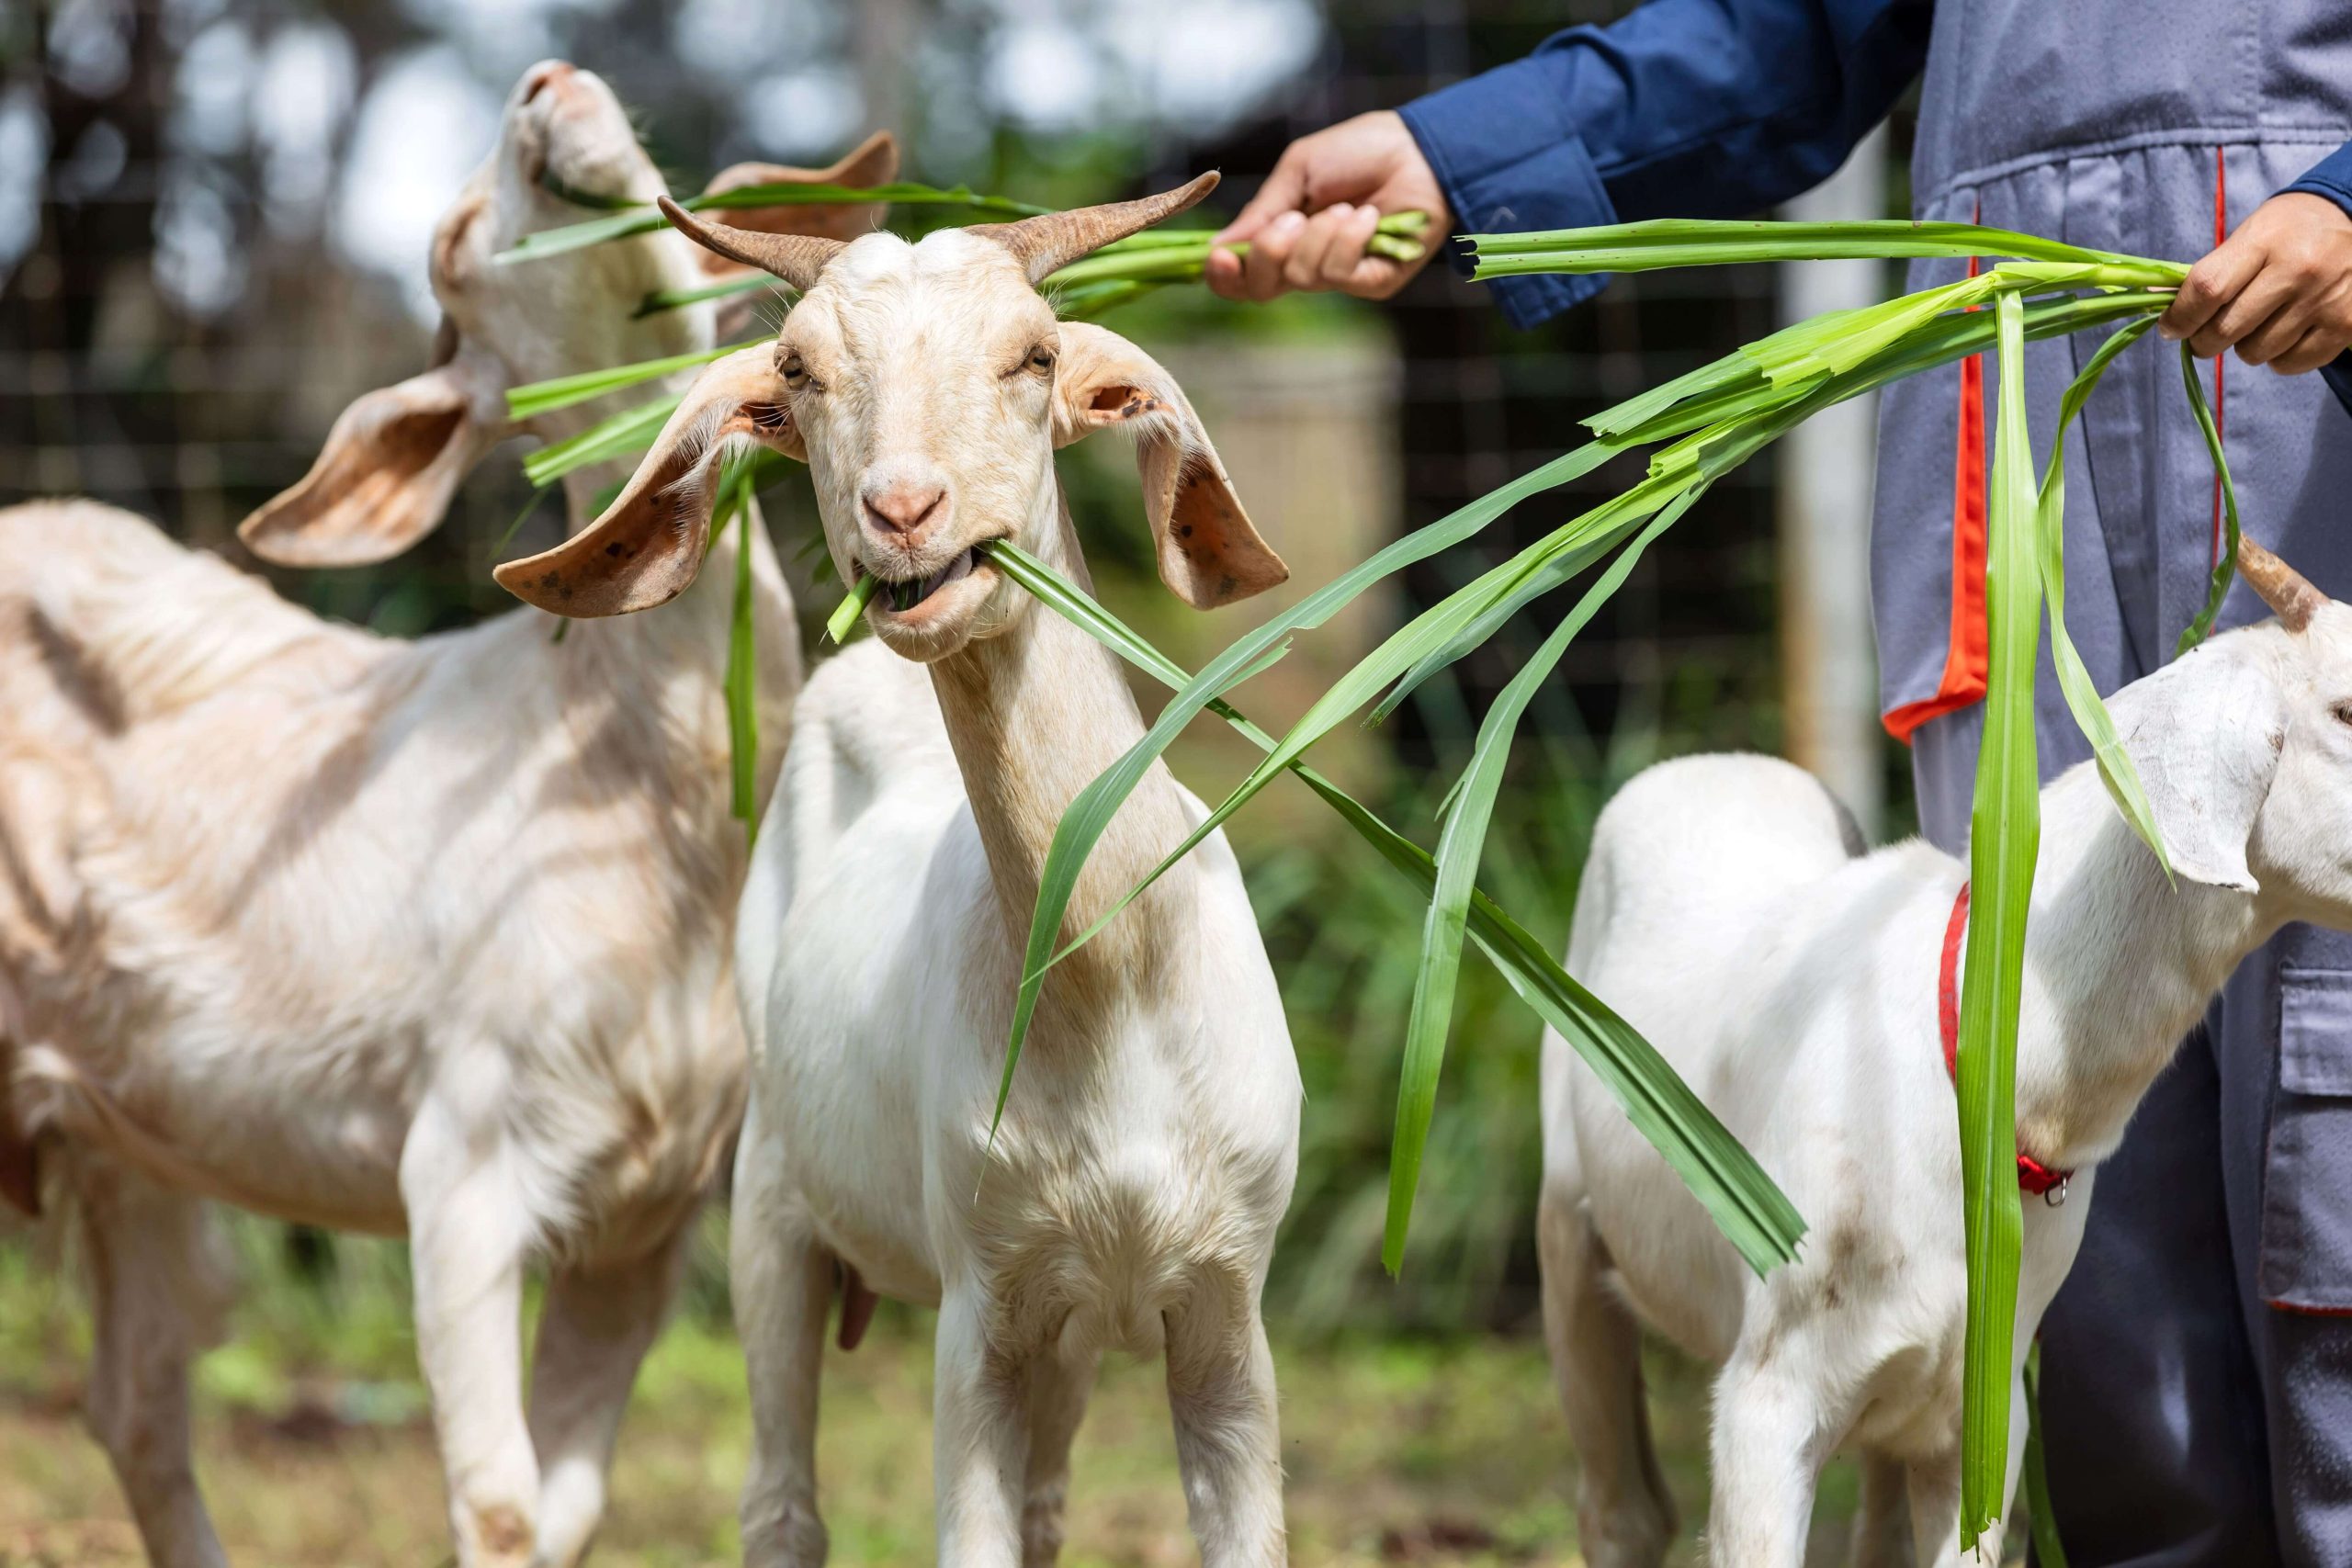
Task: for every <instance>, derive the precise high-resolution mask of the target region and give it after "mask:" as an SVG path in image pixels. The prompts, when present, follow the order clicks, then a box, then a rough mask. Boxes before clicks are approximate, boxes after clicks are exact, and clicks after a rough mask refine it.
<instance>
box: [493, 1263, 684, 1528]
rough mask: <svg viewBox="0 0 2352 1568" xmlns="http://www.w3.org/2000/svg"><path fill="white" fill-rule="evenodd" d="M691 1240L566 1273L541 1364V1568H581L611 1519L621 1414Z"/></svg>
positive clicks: (560, 1277) (537, 1381)
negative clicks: (608, 1478) (609, 1480)
mask: <svg viewBox="0 0 2352 1568" xmlns="http://www.w3.org/2000/svg"><path fill="white" fill-rule="evenodd" d="M689 1234H690V1232H689V1231H687V1230H685V1229H682V1230H681V1231H680V1233H679V1234H678V1235H675V1236H673V1237H672V1238H671V1239H670V1240H669V1241H668V1242H666V1243H664V1244H663V1245H662V1247H659V1248H657V1249H656V1250H655V1251H654V1252H652V1253H650V1254H649V1255H648V1256H646V1257H643V1258H635V1259H632V1260H630V1261H628V1262H627V1263H621V1264H616V1265H612V1266H609V1267H605V1268H600V1269H577V1268H571V1269H556V1270H555V1271H554V1273H553V1275H552V1276H551V1277H550V1278H549V1279H548V1292H547V1303H546V1305H545V1306H544V1307H542V1308H541V1309H540V1313H539V1342H538V1348H537V1351H536V1352H535V1353H534V1355H533V1357H532V1361H531V1409H530V1427H531V1444H532V1447H533V1449H534V1450H536V1451H537V1455H538V1461H539V1518H538V1539H537V1551H536V1554H535V1555H534V1557H533V1559H532V1563H533V1568H572V1565H573V1564H574V1563H576V1562H579V1561H580V1559H581V1558H582V1557H583V1556H585V1555H586V1554H587V1551H588V1541H589V1538H590V1537H591V1536H593V1535H594V1534H595V1533H596V1525H597V1522H598V1521H599V1520H600V1519H602V1518H603V1517H604V1515H605V1474H606V1472H608V1471H609V1470H610V1469H611V1468H612V1462H613V1441H614V1438H616V1436H617V1435H618V1434H619V1432H620V1426H621V1413H622V1412H623V1411H624V1410H626V1409H627V1408H628V1391H629V1388H630V1385H632V1384H633V1383H635V1382H636V1381H637V1369H638V1364H639V1362H641V1361H642V1360H644V1359H645V1352H646V1351H647V1349H648V1348H650V1347H651V1346H652V1344H653V1340H654V1337H655V1336H657V1335H658V1334H660V1333H661V1331H662V1318H663V1316H664V1315H665V1314H667V1313H668V1312H669V1310H670V1300H671V1298H672V1296H673V1295H674V1294H675V1293H676V1291H677V1284H678V1275H679V1271H680V1269H681V1267H682V1265H683V1263H684V1258H685V1252H686V1238H687V1235H689Z"/></svg>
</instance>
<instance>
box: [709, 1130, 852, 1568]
mask: <svg viewBox="0 0 2352 1568" xmlns="http://www.w3.org/2000/svg"><path fill="white" fill-rule="evenodd" d="M759 1112H760V1097H759V1090H758V1089H753V1090H752V1106H751V1110H750V1111H749V1113H748V1114H747V1115H746V1117H745V1119H744V1122H743V1132H742V1139H741V1143H740V1144H739V1145H737V1150H738V1152H737V1154H736V1156H735V1192H734V1202H733V1217H732V1221H731V1224H730V1227H729V1237H730V1254H731V1255H730V1257H729V1290H730V1293H731V1294H732V1295H733V1297H734V1300H735V1332H736V1336H737V1337H738V1338H740V1339H741V1341H742V1344H743V1363H744V1370H745V1371H746V1372H747V1373H748V1374H749V1377H750V1380H751V1387H752V1467H751V1473H750V1474H749V1475H748V1476H746V1477H745V1478H744V1481H743V1498H742V1503H741V1512H740V1517H741V1523H742V1532H743V1561H744V1563H745V1565H746V1568H819V1564H820V1563H822V1562H824V1561H825V1551H826V1545H827V1543H826V1539H825V1525H824V1521H823V1520H822V1519H821V1518H820V1517H818V1514H817V1387H818V1378H819V1375H820V1371H822V1366H823V1361H824V1352H825V1314H826V1309H827V1308H828V1307H829V1306H831V1303H832V1299H833V1259H832V1257H831V1254H829V1253H828V1252H826V1250H825V1249H824V1248H823V1247H821V1246H820V1245H819V1243H818V1241H817V1235H816V1232H815V1230H814V1228H813V1227H812V1226H811V1225H810V1224H809V1216H808V1213H807V1211H806V1210H805V1209H804V1208H803V1207H802V1206H801V1203H800V1201H799V1200H798V1199H797V1198H795V1197H793V1196H792V1195H791V1193H790V1191H789V1190H788V1188H787V1186H786V1179H785V1173H784V1169H783V1162H782V1158H781V1156H780V1155H779V1153H778V1151H777V1150H775V1148H773V1147H772V1146H770V1145H769V1144H768V1143H767V1141H766V1140H765V1138H764V1137H763V1135H762V1134H761V1129H760V1113H759Z"/></svg>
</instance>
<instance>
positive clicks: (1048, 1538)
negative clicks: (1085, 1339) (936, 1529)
mask: <svg viewBox="0 0 2352 1568" xmlns="http://www.w3.org/2000/svg"><path fill="white" fill-rule="evenodd" d="M1095 1360H1096V1358H1095V1357H1094V1356H1093V1355H1091V1354H1087V1355H1082V1356H1073V1355H1070V1354H1069V1353H1068V1352H1066V1351H1064V1350H1063V1349H1062V1348H1059V1347H1057V1346H1050V1345H1049V1346H1047V1347H1046V1348H1045V1350H1044V1351H1042V1352H1041V1353H1039V1355H1038V1357H1037V1359H1035V1361H1033V1362H1031V1363H1030V1367H1029V1462H1028V1466H1027V1477H1026V1482H1025V1485H1024V1495H1023V1500H1022V1505H1021V1561H1022V1564H1023V1568H1054V1562H1055V1561H1056V1559H1057V1558H1059V1557H1060V1556H1061V1551H1062V1512H1063V1509H1064V1507H1065V1506H1067V1505H1068V1503H1069V1445H1070V1441H1071V1439H1072V1438H1076V1437H1077V1436H1078V1424H1079V1423H1080V1421H1081V1420H1083V1419H1085V1416H1086V1396H1087V1395H1088V1394H1089V1393H1091V1392H1092V1391H1093V1387H1094V1369H1095Z"/></svg>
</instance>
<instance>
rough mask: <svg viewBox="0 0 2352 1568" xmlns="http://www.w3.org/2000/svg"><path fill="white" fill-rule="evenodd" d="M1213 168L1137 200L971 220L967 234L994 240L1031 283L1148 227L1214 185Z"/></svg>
mask: <svg viewBox="0 0 2352 1568" xmlns="http://www.w3.org/2000/svg"><path fill="white" fill-rule="evenodd" d="M1216 180H1217V176H1216V170H1214V169H1212V170H1210V171H1209V172H1208V173H1207V174H1205V175H1201V176H1200V177H1199V178H1198V179H1196V180H1193V182H1192V183H1191V184H1189V185H1184V186H1178V187H1177V188H1176V189H1174V190H1169V191H1162V192H1160V193H1159V195H1158V196H1147V197H1143V198H1142V199H1140V200H1137V201H1114V202H1110V203H1108V204H1106V205H1104V206H1102V207H1073V208H1071V209H1069V211H1068V212H1043V213H1039V214H1038V215H1037V216H1036V217H1035V218H1023V219H1020V220H1016V221H1014V222H1011V223H976V224H974V225H973V226H972V229H971V232H973V233H975V234H986V235H988V236H989V238H990V239H993V240H995V241H996V242H997V243H999V244H1001V245H1002V246H1004V248H1005V249H1006V250H1009V251H1011V252H1012V257H1013V259H1014V260H1015V261H1017V262H1019V263H1020V264H1021V266H1022V270H1023V271H1024V272H1026V273H1027V274H1028V275H1029V281H1030V282H1032V283H1043V282H1044V281H1046V276H1048V275H1049V274H1052V273H1055V272H1058V271H1060V270H1061V269H1062V268H1063V267H1066V266H1068V265H1069V264H1070V263H1072V262H1074V261H1076V260H1077V259H1078V258H1079V257H1080V256H1082V255H1087V254H1091V253H1093V252H1095V251H1099V250H1101V249H1102V248H1103V246H1105V245H1107V244H1109V243H1111V242H1112V241H1114V240H1124V239H1125V238H1126V237H1127V236H1128V235H1130V234H1134V233H1139V232H1141V231H1143V230H1146V229H1148V228H1150V227H1151V226H1152V225H1153V224H1155V223H1157V222H1159V220H1161V219H1163V218H1173V217H1174V216H1175V215H1176V214H1178V213H1179V212H1182V211H1183V210H1184V209H1186V208H1188V207H1190V206H1192V205H1193V203H1195V202H1197V201H1199V200H1200V199H1201V197H1204V196H1206V195H1208V193H1209V192H1211V191H1213V190H1215V189H1216Z"/></svg>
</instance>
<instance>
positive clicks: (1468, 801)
mask: <svg viewBox="0 0 2352 1568" xmlns="http://www.w3.org/2000/svg"><path fill="white" fill-rule="evenodd" d="M1705 488H1706V487H1705V486H1703V485H1701V486H1697V487H1694V488H1692V489H1691V490H1687V491H1683V492H1682V493H1681V494H1680V495H1678V496H1676V497H1675V498H1674V499H1673V500H1672V501H1671V502H1668V504H1667V505H1666V506H1665V507H1664V508H1662V509H1661V510H1660V511H1659V512H1658V513H1657V515H1656V516H1654V517H1652V518H1651V519H1650V521H1649V524H1648V525H1647V526H1646V527H1645V528H1644V529H1643V530H1642V532H1641V533H1640V534H1639V535H1638V536H1636V537H1635V538H1634V541H1633V543H1631V544H1629V545H1627V546H1626V547H1624V548H1623V549H1622V550H1620V551H1618V553H1617V558H1616V559H1615V560H1613V561H1611V562H1610V564H1609V568H1608V570H1605V571H1603V572H1602V573H1601V574H1600V577H1599V578H1598V579H1596V580H1595V581H1594V582H1593V585H1592V586H1591V588H1589V589H1588V590H1587V591H1586V592H1585V594H1584V597H1583V598H1581V599H1579V600H1578V601H1577V604H1576V607H1575V608H1574V609H1572V610H1570V611H1569V612H1568V614H1567V615H1565V616H1563V617H1562V618H1561V621H1560V624H1559V625H1558V626H1555V627H1554V628H1553V629H1552V632H1551V635H1550V636H1548V637H1545V638H1544V642H1543V645H1542V646H1541V647H1540V648H1538V649H1536V650H1535V656H1534V657H1533V658H1532V659H1530V660H1528V661H1527V662H1526V664H1525V665H1523V666H1521V669H1520V671H1519V672H1518V673H1517V674H1515V675H1513V676H1512V677H1511V679H1510V684H1508V685H1506V686H1505V687H1504V688H1503V690H1502V694H1501V695H1499V696H1498V697H1497V698H1496V699H1495V702H1494V705H1493V706H1491V707H1489V708H1488V709H1487V716H1486V718H1485V719H1484V720H1483V721H1481V723H1480V724H1479V726H1478V739H1477V741H1476V744H1475V745H1474V746H1473V747H1472V748H1471V753H1470V762H1469V765H1468V766H1467V767H1466V768H1464V770H1463V773H1462V782H1461V784H1459V785H1458V786H1457V790H1456V793H1455V794H1454V795H1453V796H1452V797H1451V808H1450V809H1448V810H1447V811H1446V813H1445V828H1444V830H1443V831H1442V833H1441V834H1440V835H1439V837H1438V845H1437V886H1436V887H1435V889H1434V890H1433V891H1432V892H1431V894H1430V908H1429V915H1428V918H1427V919H1425V920H1424V921H1423V923H1422V927H1421V957H1420V964H1419V970H1418V972H1417V974H1416V975H1415V976H1414V980H1413V1006H1412V1011H1411V1013H1410V1014H1409V1016H1408V1019H1407V1021H1406V1024H1405V1064H1404V1068H1403V1070H1402V1072H1401V1074H1400V1075H1399V1078H1398V1082H1397V1130H1396V1133H1395V1134H1394V1135H1393V1136H1392V1138H1391V1140H1390V1143H1389V1154H1388V1218H1387V1224H1386V1227H1385V1232H1384V1234H1383V1236H1382V1240H1381V1247H1380V1261H1381V1262H1382V1264H1383V1265H1385V1267H1386V1268H1387V1269H1388V1271H1389V1272H1390V1273H1391V1274H1394V1273H1396V1272H1397V1270H1398V1269H1402V1268H1403V1267H1404V1266H1405V1236H1406V1232H1407V1230H1408V1227H1409V1226H1410V1225H1411V1224H1412V1217H1413V1195H1414V1193H1415V1192H1416V1191H1417V1190H1419V1186H1420V1179H1421V1159H1422V1156H1423V1155H1424V1154H1425V1153H1426V1151H1427V1150H1428V1148H1429V1139H1430V1118H1431V1116H1433V1115H1434V1114H1435V1112H1436V1111H1437V1084H1438V1075H1439V1074H1440V1072H1441V1071H1442V1069H1443V1067H1444V1066H1445V1042H1446V1037H1447V1036H1448V1035H1450V1034H1451V1033H1452V1032H1453V993H1454V984H1455V981H1456V980H1457V978H1458V977H1459V976H1460V975H1461V972H1462V939H1463V935H1464V931H1465V930H1466V929H1467V926H1468V923H1469V913H1470V891H1471V888H1472V886H1474V885H1475V883H1476V878H1477V874H1478V863H1479V860H1480V858H1481V855H1482V853H1483V852H1484V850H1485V847H1486V842H1487V825H1488V824H1489V823H1491V822H1492V821H1493V819H1494V811H1495V795H1496V794H1497V793H1498V791H1499V790H1500V789H1501V788H1502V781H1503V769H1504V766H1505V764H1507V763H1508V762H1509V761H1510V748H1511V741H1512V739H1514V738H1515V737H1516V736H1517V735H1518V733H1519V721H1520V718H1521V716H1522V715H1523V714H1525V713H1526V712H1527V705H1528V703H1529V702H1530V701H1532V699H1533V697H1534V695H1535V691H1536V688H1537V687H1539V686H1541V685H1542V684H1543V683H1544V682H1545V681H1547V680H1549V679H1550V678H1551V675H1552V671H1553V670H1554V669H1555V667H1556V666H1557V665H1558V664H1559V662H1560V658H1561V656H1562V655H1563V654H1565V653H1566V652H1567V650H1568V644H1569V643H1570V642H1571V641H1573V640H1575V637H1576V635H1577V633H1578V632H1580V631H1582V630H1583V629H1584V627H1585V625H1586V623H1587V622H1589V621H1590V620H1591V619H1592V616H1593V614H1594V612H1595V611H1597V610H1599V609H1600V606H1601V604H1603V603H1605V602H1606V601H1607V600H1608V598H1609V596H1610V595H1611V594H1612V593H1614V592H1617V590H1618V588H1619V587H1620V586H1622V585H1623V582H1624V581H1625V579H1626V577H1627V576H1628V575H1629V574H1630V573H1631V572H1632V571H1633V570H1634V564H1635V563H1636V562H1637V561H1639V560H1640V559H1641V558H1642V551H1643V550H1645V548H1647V547H1648V546H1649V544H1650V542H1651V541H1652V540H1653V539H1656V538H1657V536H1659V535H1660V534H1662V533H1664V532H1666V530H1667V529H1668V528H1670V527H1672V526H1673V525H1674V524H1675V522H1676V520H1677V519H1679V517H1681V515H1682V514H1683V513H1685V512H1688V511H1689V510H1690V509H1691V502H1695V501H1697V500H1698V499H1699V496H1700V494H1701V493H1702V491H1704V489H1705Z"/></svg>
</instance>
